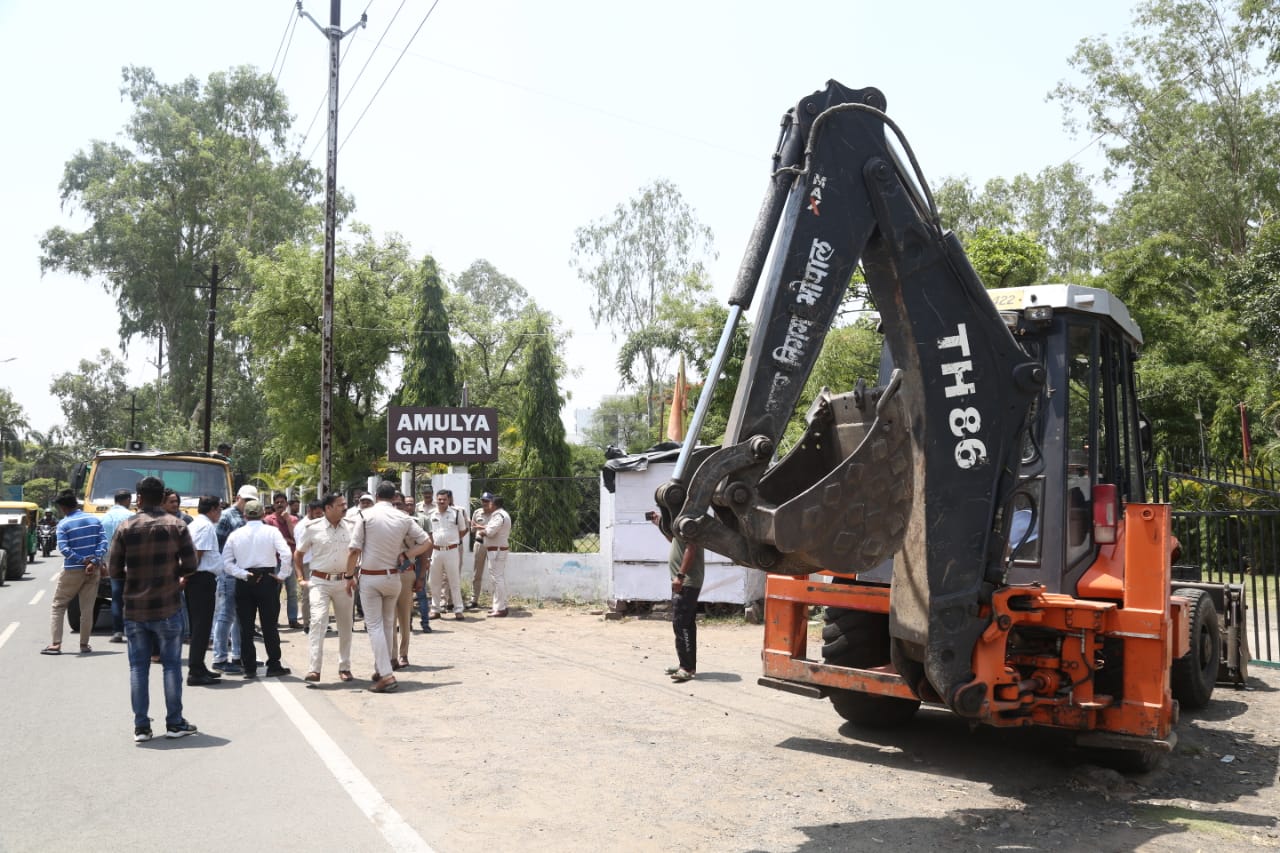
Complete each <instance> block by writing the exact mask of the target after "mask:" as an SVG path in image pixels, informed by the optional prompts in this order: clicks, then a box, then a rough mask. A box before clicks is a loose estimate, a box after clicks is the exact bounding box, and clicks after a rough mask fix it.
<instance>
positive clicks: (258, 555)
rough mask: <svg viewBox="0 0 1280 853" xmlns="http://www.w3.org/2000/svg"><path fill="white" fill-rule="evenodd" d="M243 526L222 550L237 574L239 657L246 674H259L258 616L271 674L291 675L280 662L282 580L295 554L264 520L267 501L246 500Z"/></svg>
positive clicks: (224, 561) (226, 568)
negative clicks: (255, 629)
mask: <svg viewBox="0 0 1280 853" xmlns="http://www.w3.org/2000/svg"><path fill="white" fill-rule="evenodd" d="M242 512H243V513H244V517H245V525H244V527H241V528H239V529H238V530H235V531H233V532H232V534H231V535H230V536H228V537H227V543H226V545H224V546H223V549H222V568H223V570H224V571H226V572H229V573H230V574H231V575H232V576H234V577H235V578H236V617H237V618H238V619H239V620H240V656H241V660H242V661H243V662H244V677H245V678H257V677H258V657H257V652H256V650H255V649H254V645H253V620H254V617H257V619H258V620H259V627H260V628H261V629H262V644H263V645H264V646H266V649H267V675H288V674H289V668H288V667H286V666H283V665H281V663H280V628H279V626H277V625H276V620H277V619H279V618H280V584H281V582H283V581H284V579H285V578H286V577H288V575H289V572H291V571H293V555H292V554H290V552H289V544H288V543H287V542H285V541H284V536H282V535H281V534H280V531H279V530H277V529H276V528H274V527H269V526H267V525H265V524H263V523H262V503H261V502H260V501H254V500H250V501H245V504H244V509H243V510H242Z"/></svg>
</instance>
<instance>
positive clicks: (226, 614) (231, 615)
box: [213, 486, 258, 675]
mask: <svg viewBox="0 0 1280 853" xmlns="http://www.w3.org/2000/svg"><path fill="white" fill-rule="evenodd" d="M256 500H258V490H257V489H255V488H254V487H253V486H241V487H240V491H238V492H236V502H235V503H234V504H232V505H231V506H229V507H227V508H226V509H225V510H224V511H223V513H222V518H220V519H218V550H219V551H224V550H225V549H226V547H227V537H228V536H230V535H231V534H232V533H233V532H234V531H236V530H239V529H240V528H241V527H244V505H245V503H246V502H247V501H256ZM228 646H230V649H228ZM228 651H230V655H228ZM213 668H214V669H215V670H216V671H218V672H225V673H227V674H228V675H238V674H239V673H241V672H243V671H244V670H243V669H242V668H241V658H240V620H239V619H237V618H236V579H235V578H234V577H232V576H231V575H229V574H227V573H226V572H223V573H222V574H221V575H219V576H218V600H217V604H216V605H215V606H214V610H213Z"/></svg>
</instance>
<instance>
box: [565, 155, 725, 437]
mask: <svg viewBox="0 0 1280 853" xmlns="http://www.w3.org/2000/svg"><path fill="white" fill-rule="evenodd" d="M574 237H575V242H574V247H573V257H572V259H571V261H570V263H571V264H572V266H573V267H574V269H576V270H577V272H578V277H579V278H580V279H581V280H582V281H583V282H584V283H586V284H587V285H588V287H589V288H590V290H591V295H592V307H591V319H592V320H593V321H594V322H595V323H596V325H597V326H599V325H600V323H601V322H604V323H606V324H607V325H609V326H610V327H612V328H613V329H614V331H615V333H616V332H617V331H621V332H622V333H623V335H624V339H625V341H624V347H623V349H624V351H625V352H626V359H625V361H621V360H620V367H622V368H625V373H626V375H628V376H632V377H635V376H637V375H638V376H643V378H644V389H645V395H646V401H647V402H646V419H647V421H648V423H649V426H650V428H652V427H653V426H654V424H655V417H654V409H653V401H654V392H655V389H656V388H657V386H658V380H659V374H660V371H661V362H662V360H663V359H662V357H661V355H660V354H661V353H662V352H664V351H665V352H666V353H667V355H668V357H669V355H670V353H671V351H672V350H671V348H670V347H669V346H667V344H668V343H670V341H669V339H668V338H667V337H665V336H664V335H663V334H661V332H660V330H658V329H655V324H656V322H657V313H658V306H659V303H660V302H661V301H662V300H663V298H664V297H674V298H676V299H687V298H690V297H692V296H694V295H696V294H697V292H698V291H699V289H700V288H701V287H703V286H704V284H703V280H704V275H705V273H704V267H703V262H702V257H703V256H704V255H705V254H707V253H710V252H711V244H712V234H711V229H709V228H707V227H706V226H705V225H702V224H701V223H699V222H698V220H697V218H696V217H695V215H694V211H693V209H692V208H690V207H689V206H688V205H686V204H685V202H684V199H683V197H682V196H681V195H680V191H679V190H678V189H676V187H675V185H674V184H672V183H670V182H669V181H664V180H658V181H655V182H654V183H653V184H651V185H649V186H647V187H644V188H642V189H641V191H640V195H639V196H638V197H636V198H633V199H631V201H630V202H628V204H627V205H625V206H624V205H621V204H620V205H618V206H617V208H615V209H614V213H613V216H612V218H609V219H601V220H599V221H597V222H595V223H592V224H591V225H589V226H585V227H582V228H579V229H578V230H577V231H576V232H575V233H574ZM712 256H713V257H714V254H713V255H712ZM637 367H638V368H639V370H638V371H637V369H636V368H637Z"/></svg>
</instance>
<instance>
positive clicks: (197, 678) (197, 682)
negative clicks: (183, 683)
mask: <svg viewBox="0 0 1280 853" xmlns="http://www.w3.org/2000/svg"><path fill="white" fill-rule="evenodd" d="M219 683H220V682H219V681H218V679H216V678H214V677H213V676H210V675H205V674H204V673H200V672H198V673H196V674H195V675H188V676H187V686H188V687H207V686H208V685H210V684H219Z"/></svg>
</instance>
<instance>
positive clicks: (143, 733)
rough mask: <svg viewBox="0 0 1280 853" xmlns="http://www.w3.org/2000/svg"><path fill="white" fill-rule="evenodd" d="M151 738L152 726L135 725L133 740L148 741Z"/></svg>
mask: <svg viewBox="0 0 1280 853" xmlns="http://www.w3.org/2000/svg"><path fill="white" fill-rule="evenodd" d="M149 740H151V729H150V728H148V727H147V726H134V727H133V742H134V743H146V742H147V741H149Z"/></svg>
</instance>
